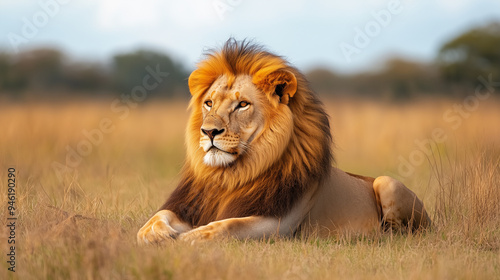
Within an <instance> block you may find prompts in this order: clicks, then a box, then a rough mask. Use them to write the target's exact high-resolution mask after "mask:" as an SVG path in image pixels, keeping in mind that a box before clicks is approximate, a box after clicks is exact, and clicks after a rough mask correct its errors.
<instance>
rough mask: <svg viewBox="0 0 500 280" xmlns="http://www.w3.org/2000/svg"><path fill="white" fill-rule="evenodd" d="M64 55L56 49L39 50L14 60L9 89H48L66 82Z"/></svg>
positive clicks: (21, 55)
mask: <svg viewBox="0 0 500 280" xmlns="http://www.w3.org/2000/svg"><path fill="white" fill-rule="evenodd" d="M63 58H64V56H63V54H62V53H61V52H60V51H58V50H54V49H37V50H32V51H28V52H24V53H21V54H20V55H18V56H16V57H15V58H14V59H13V62H12V66H11V69H10V71H9V75H8V79H7V87H8V88H13V89H22V88H31V89H48V88H52V87H55V86H58V85H61V84H62V83H63V82H64V67H63Z"/></svg>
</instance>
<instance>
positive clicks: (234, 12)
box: [0, 0, 500, 74]
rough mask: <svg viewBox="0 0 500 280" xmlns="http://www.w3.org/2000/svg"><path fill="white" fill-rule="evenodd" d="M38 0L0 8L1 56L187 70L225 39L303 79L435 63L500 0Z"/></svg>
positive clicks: (495, 12)
mask: <svg viewBox="0 0 500 280" xmlns="http://www.w3.org/2000/svg"><path fill="white" fill-rule="evenodd" d="M35 3H36V4H35V5H34V4H33V1H29V0H22V1H17V2H15V3H12V2H7V3H6V2H2V3H0V8H1V9H2V11H3V13H4V15H3V16H2V17H1V18H0V34H2V36H1V37H0V50H2V51H7V52H8V53H15V52H16V50H17V51H24V50H31V49H37V48H41V47H50V48H55V49H58V50H60V51H62V52H63V53H64V54H67V55H69V58H70V59H75V60H76V61H91V62H99V63H107V62H109V59H110V58H111V57H112V56H113V55H116V54H120V53H127V52H133V51H136V50H139V49H146V50H153V51H158V52H160V53H165V54H167V55H169V56H170V57H172V58H174V59H175V60H176V61H178V62H180V63H182V65H183V66H185V67H187V68H188V69H194V67H195V64H196V62H198V61H199V60H200V59H201V58H202V53H203V52H204V50H206V49H207V48H217V47H220V46H222V44H223V43H224V42H225V41H226V40H227V39H228V38H229V37H234V38H236V39H238V40H242V39H245V38H247V39H253V40H254V41H255V42H256V43H258V44H261V45H263V46H265V47H266V48H267V49H268V50H270V51H271V52H273V53H276V54H279V55H282V56H284V57H286V58H287V59H288V60H289V61H290V63H292V64H293V65H295V66H296V67H298V68H299V69H301V70H303V71H304V72H307V71H309V70H312V69H314V68H326V69H328V70H331V71H333V72H336V73H342V74H352V73H357V72H365V71H370V70H374V69H376V68H378V67H380V66H381V65H382V63H383V62H384V61H385V60H387V59H388V58H392V57H399V58H404V59H407V60H411V61H419V62H432V61H433V60H434V59H435V57H436V55H437V53H438V51H439V47H440V46H442V45H443V44H444V43H445V42H447V41H448V40H451V39H453V38H454V37H456V36H458V35H460V34H461V33H463V32H466V31H467V30H470V29H472V28H475V27H478V26H482V25H484V24H487V23H489V22H491V21H494V20H499V19H500V3H496V2H494V1H487V0H481V1H472V0H462V1H450V0H441V1H437V2H436V3H433V2H432V1H420V2H418V3H417V2H416V1H414V0H407V1H397V0H389V1H383V0H372V1H369V2H367V3H364V4H363V7H362V8H360V7H358V5H357V4H355V3H343V2H340V1H335V2H333V3H332V2H327V1H315V2H314V3H310V2H306V1H304V0H300V1H294V2H293V3H287V4H285V5H283V4H282V3H283V2H279V3H271V4H267V3H265V2H264V1H262V0H259V1H254V2H247V1H242V0H214V1H201V0H190V1H185V2H171V3H163V2H161V1H159V0H148V1H144V2H143V3H141V4H136V3H134V2H131V1H128V2H123V3H122V2H120V1H117V0H104V1H97V0H93V1H87V2H83V1H76V0H73V1H71V0H44V1H38V2H35ZM262 5H264V6H265V7H266V9H262V8H260V7H261V6H262ZM138 11H140V12H138ZM163 13H164V14H163ZM423 13H425V15H426V18H425V19H424V20H423V19H422V14H423ZM255 15H258V16H255ZM269 26H271V27H272V28H269ZM332 29H335V32H332V31H331V30H332ZM161 34H165V35H161Z"/></svg>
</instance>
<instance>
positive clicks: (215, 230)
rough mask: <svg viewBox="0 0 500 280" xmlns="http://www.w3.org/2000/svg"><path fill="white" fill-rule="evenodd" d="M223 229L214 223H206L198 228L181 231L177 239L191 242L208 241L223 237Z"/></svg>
mask: <svg viewBox="0 0 500 280" xmlns="http://www.w3.org/2000/svg"><path fill="white" fill-rule="evenodd" d="M224 236H225V235H224V231H223V230H221V228H220V227H217V226H216V225H214V224H208V225H206V226H201V227H199V228H196V229H193V230H190V231H188V232H184V233H181V234H180V235H179V238H178V239H179V240H181V241H184V242H189V243H191V244H193V243H196V242H202V241H208V240H212V239H216V238H221V237H224Z"/></svg>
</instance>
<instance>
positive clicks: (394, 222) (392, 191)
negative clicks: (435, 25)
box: [137, 39, 431, 244]
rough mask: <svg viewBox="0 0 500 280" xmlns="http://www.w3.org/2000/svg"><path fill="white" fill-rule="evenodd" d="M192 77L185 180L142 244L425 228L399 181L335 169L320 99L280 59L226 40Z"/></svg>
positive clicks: (419, 206)
mask: <svg viewBox="0 0 500 280" xmlns="http://www.w3.org/2000/svg"><path fill="white" fill-rule="evenodd" d="M188 84H189V89H190V92H191V95H192V98H191V101H190V104H189V108H190V109H191V115H190V118H189V122H188V125H187V131H186V147H187V148H186V149H187V153H186V154H187V156H186V161H185V164H184V166H183V169H182V171H181V179H180V182H179V184H178V186H177V188H176V189H175V190H174V191H173V193H172V194H171V195H170V197H169V198H168V199H167V201H166V202H165V204H164V205H163V206H161V208H160V209H159V211H158V212H157V213H156V214H154V216H152V217H151V218H150V219H149V220H148V221H147V222H146V224H145V225H144V226H143V227H142V228H141V229H140V230H139V232H138V233H137V241H138V243H139V244H159V243H162V242H165V241H167V240H174V239H178V240H185V241H190V242H194V241H203V240H210V239H215V238H224V237H234V238H237V239H247V238H256V239H259V238H266V237H270V236H276V235H277V236H294V235H296V234H302V233H305V234H311V233H315V234H317V235H318V236H319V237H328V236H333V235H339V234H342V233H356V234H370V233H374V232H381V231H387V228H392V229H397V230H411V231H413V230H419V229H425V228H428V227H430V225H431V220H430V219H429V216H428V214H427V212H426V210H425V209H424V205H423V203H422V201H421V200H420V199H419V198H418V197H417V196H416V195H415V193H413V192H412V191H411V190H410V189H408V188H407V187H406V186H405V185H403V183H401V182H399V181H398V180H396V179H394V178H391V177H388V176H381V177H377V178H371V177H365V176H360V175H355V174H351V173H347V172H344V171H342V170H340V169H338V168H336V167H334V163H335V161H334V156H333V151H332V149H333V148H332V146H333V142H332V136H331V132H330V124H329V119H328V115H327V114H326V112H325V109H324V106H323V104H322V102H321V101H320V100H319V99H318V97H317V96H316V95H315V93H313V91H312V90H311V89H310V88H309V87H308V84H307V81H306V79H305V77H304V75H303V74H301V73H300V72H299V71H298V70H297V69H296V68H294V67H293V66H291V65H290V64H289V63H288V62H287V61H286V60H285V59H284V58H282V57H280V56H278V55H275V54H272V53H271V52H269V51H267V50H265V49H264V48H263V47H261V46H259V45H257V44H253V43H251V42H249V41H245V40H244V41H236V40H234V39H229V40H228V41H227V42H226V43H225V45H224V46H223V48H222V49H221V50H219V51H217V50H212V51H210V52H209V53H207V54H206V57H205V59H204V60H202V61H201V62H200V63H199V64H198V65H197V69H196V70H194V71H193V72H192V73H191V75H190V77H189V80H188Z"/></svg>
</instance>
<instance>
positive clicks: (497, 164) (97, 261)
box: [0, 98, 500, 279]
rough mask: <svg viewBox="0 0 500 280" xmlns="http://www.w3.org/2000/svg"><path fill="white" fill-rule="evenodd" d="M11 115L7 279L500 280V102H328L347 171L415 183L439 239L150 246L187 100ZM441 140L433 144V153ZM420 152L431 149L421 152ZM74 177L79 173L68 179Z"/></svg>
mask: <svg viewBox="0 0 500 280" xmlns="http://www.w3.org/2000/svg"><path fill="white" fill-rule="evenodd" d="M111 103H112V101H109V102H107V101H100V102H78V103H71V104H64V103H61V104H49V103H46V104H15V103H5V102H4V103H1V105H0V123H1V124H2V126H1V128H2V137H0V168H2V170H1V172H0V174H1V176H0V190H1V192H2V195H1V196H0V205H1V207H0V209H2V210H0V217H1V220H2V221H4V222H5V224H7V222H6V221H7V218H8V217H9V213H8V208H7V207H8V201H7V192H8V182H7V180H8V178H7V173H8V168H15V169H16V173H15V174H16V179H17V181H16V183H17V186H16V202H15V203H16V204H15V206H16V209H15V215H16V216H17V217H18V220H17V222H16V233H15V241H16V244H15V245H16V267H15V269H16V272H15V273H12V272H10V271H8V267H9V264H8V263H7V262H6V260H7V257H8V256H6V255H7V254H8V253H9V252H10V250H9V248H8V247H9V246H10V245H9V244H8V243H7V240H8V237H9V235H10V231H9V229H8V228H7V227H6V226H3V225H2V227H0V233H1V238H0V242H1V243H2V244H1V246H0V248H1V250H2V251H1V252H0V253H1V254H2V256H3V258H2V260H3V261H2V265H1V270H0V279H9V278H15V279H500V110H499V109H498V108H500V102H499V101H497V100H493V98H490V99H489V100H487V101H481V102H479V103H478V104H477V106H475V107H473V108H472V107H470V106H469V107H466V108H465V109H463V110H462V111H457V109H456V108H458V107H457V106H459V105H460V104H462V100H453V101H450V100H433V101H429V100H427V101H418V102H414V103H412V104H399V105H394V104H392V105H390V104H383V103H380V104H379V103H371V102H353V101H342V100H328V101H327V102H325V103H326V105H327V108H328V112H329V114H330V117H331V124H332V129H333V133H334V138H335V141H336V159H337V165H338V166H339V167H340V168H342V169H344V170H346V171H350V172H354V173H361V174H365V175H370V176H378V175H383V174H385V175H391V176H394V177H396V178H398V179H400V180H402V181H403V182H404V183H405V184H406V185H408V186H409V187H410V188H411V189H413V190H414V191H415V192H416V193H417V194H418V195H419V196H420V197H421V198H422V199H423V201H424V203H425V205H426V207H427V209H428V211H429V214H430V215H431V218H432V219H433V222H434V227H433V230H432V231H430V232H426V233H423V234H417V235H413V236H408V235H401V234H385V235H380V236H375V237H370V238H364V237H353V236H351V237H349V236H341V237H338V238H331V239H328V240H316V239H314V238H309V239H305V240H288V239H280V238H275V239H269V240H265V241H252V240H248V241H236V240H230V241H216V242H210V243H204V244H198V245H196V246H190V245H187V244H182V243H173V244H169V245H167V246H165V247H162V248H157V247H153V248H151V247H150V248H141V247H138V246H137V245H136V243H135V234H136V232H137V230H138V229H139V228H140V227H141V226H142V224H143V223H144V222H145V221H146V220H147V219H148V218H149V216H150V215H151V214H152V213H153V212H154V211H155V210H156V209H157V208H158V207H159V206H160V205H161V204H162V203H163V202H164V200H165V199H166V197H167V196H168V194H169V193H170V192H171V191H172V190H173V188H174V187H175V185H176V182H177V180H178V179H179V177H178V172H179V170H180V168H181V166H182V161H183V158H184V147H183V135H184V126H185V124H186V120H187V116H188V112H187V111H186V105H187V104H186V103H185V102H181V101H179V102H163V103H161V102H160V103H146V104H139V105H138V106H137V107H136V108H129V112H128V113H127V114H126V113H125V111H124V110H123V111H119V112H117V110H113V109H111V108H110V105H111ZM429 139H433V140H434V141H429ZM419 143H420V144H419ZM62 166H66V167H65V168H63V167H62Z"/></svg>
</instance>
